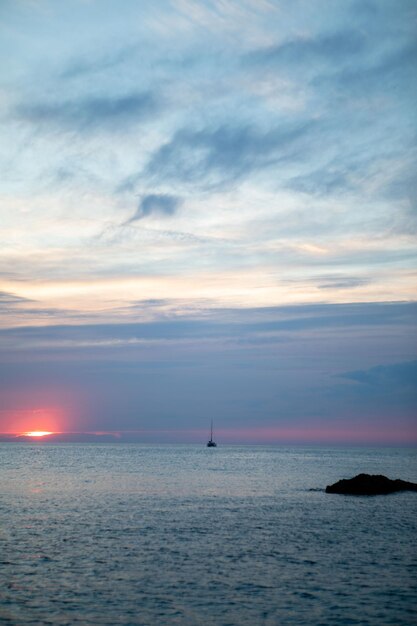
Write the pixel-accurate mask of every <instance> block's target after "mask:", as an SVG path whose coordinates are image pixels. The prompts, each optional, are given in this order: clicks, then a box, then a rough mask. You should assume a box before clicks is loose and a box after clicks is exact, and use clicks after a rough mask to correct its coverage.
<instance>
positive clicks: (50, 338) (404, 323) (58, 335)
mask: <svg viewBox="0 0 417 626" xmlns="http://www.w3.org/2000/svg"><path fill="white" fill-rule="evenodd" d="M144 302H145V306H146V304H149V301H148V300H145V301H144ZM156 302H157V303H159V302H160V301H158V300H157V301H156ZM163 303H164V304H165V305H166V306H168V303H169V300H165V301H163ZM138 305H139V303H136V307H138ZM175 306H176V303H175V301H174V307H173V309H172V310H171V317H170V318H166V316H165V314H164V312H163V311H162V312H161V314H160V317H159V318H158V317H157V318H156V319H155V320H154V321H150V322H147V321H145V322H128V323H107V324H104V323H101V324H97V323H91V322H89V323H86V324H83V323H78V324H73V323H71V324H65V325H64V324H59V325H58V324H55V325H50V326H21V327H19V328H4V329H0V338H3V340H4V341H5V342H7V344H9V343H10V342H13V344H14V345H15V346H21V347H25V348H27V349H29V348H30V347H35V348H36V349H37V348H40V347H51V348H56V347H58V348H59V347H65V348H68V349H71V348H79V347H80V348H83V347H86V348H89V347H91V346H92V345H96V346H98V347H99V346H103V347H111V346H112V345H113V346H114V347H116V348H117V347H120V346H123V345H135V344H138V343H141V342H146V341H151V342H153V341H158V342H162V343H164V342H171V341H174V340H175V341H183V340H193V341H197V340H206V339H210V340H221V341H225V340H227V341H233V342H238V343H240V342H241V341H242V340H245V341H246V340H247V339H248V338H250V337H252V338H253V339H254V340H255V341H258V340H262V339H263V337H267V338H268V340H269V341H271V340H272V335H276V336H277V337H278V336H285V335H286V334H288V333H290V334H297V333H301V334H302V333H304V332H310V331H312V330H313V331H318V332H320V331H324V332H326V331H332V332H333V331H334V330H338V331H339V332H342V331H346V330H347V329H351V330H353V329H357V332H359V333H361V332H362V329H370V328H377V327H387V326H395V327H407V328H409V327H410V328H411V327H413V326H414V325H415V314H416V309H417V304H416V303H368V304H366V303H364V304H338V305H334V304H322V305H300V306H283V307H266V308H248V309H226V310H224V309H215V310H208V311H204V310H202V309H200V310H199V311H198V310H195V309H194V310H191V311H190V312H189V314H187V312H185V314H182V315H180V314H178V315H175Z"/></svg>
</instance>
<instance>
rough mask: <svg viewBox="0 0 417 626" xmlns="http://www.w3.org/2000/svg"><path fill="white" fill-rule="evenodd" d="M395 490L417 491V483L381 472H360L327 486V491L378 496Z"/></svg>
mask: <svg viewBox="0 0 417 626" xmlns="http://www.w3.org/2000/svg"><path fill="white" fill-rule="evenodd" d="M395 491H417V483H409V482H407V481H406V480H399V479H397V480H391V479H390V478H387V477H386V476H381V475H380V474H374V475H372V474H358V475H357V476H355V477H354V478H349V479H348V480H339V481H338V482H337V483H334V485H328V486H327V487H326V493H343V494H346V495H354V496H376V495H379V494H386V493H394V492H395Z"/></svg>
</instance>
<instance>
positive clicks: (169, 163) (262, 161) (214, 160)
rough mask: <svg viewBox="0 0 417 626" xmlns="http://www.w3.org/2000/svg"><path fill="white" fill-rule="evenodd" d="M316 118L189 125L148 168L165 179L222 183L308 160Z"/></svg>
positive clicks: (149, 171)
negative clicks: (306, 141) (305, 145)
mask: <svg viewBox="0 0 417 626" xmlns="http://www.w3.org/2000/svg"><path fill="white" fill-rule="evenodd" d="M313 127H314V123H313V122H311V121H308V122H304V123H302V124H293V125H291V124H290V125H288V124H286V125H282V126H281V127H275V128H271V129H270V130H268V131H265V130H260V129H259V128H256V127H255V126H250V125H244V126H237V125H232V124H230V125H227V126H226V125H225V126H220V127H217V128H214V129H211V128H205V129H203V130H190V129H187V128H183V129H181V130H179V131H177V132H176V133H175V135H174V136H173V137H172V138H171V140H170V141H169V142H168V143H166V144H164V145H162V146H161V147H160V148H158V150H157V151H156V152H155V153H154V154H153V155H152V157H151V159H150V161H149V163H148V165H147V168H146V172H147V174H148V175H150V176H151V177H153V178H156V179H158V180H164V181H179V182H181V183H185V184H187V183H188V184H202V185H203V186H204V187H209V188H210V187H219V186H220V187H221V186H222V185H226V184H231V183H233V182H234V181H237V180H239V179H242V178H244V177H245V176H248V175H249V174H251V173H252V172H256V171H257V170H261V169H264V168H268V167H269V166H271V165H272V164H277V163H279V162H281V161H282V162H288V161H294V160H297V159H302V158H303V156H304V154H303V151H302V149H301V145H302V140H303V138H304V137H305V136H306V135H308V133H309V132H310V131H311V130H312V128H313Z"/></svg>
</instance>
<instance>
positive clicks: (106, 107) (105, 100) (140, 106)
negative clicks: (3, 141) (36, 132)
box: [16, 92, 160, 132]
mask: <svg viewBox="0 0 417 626" xmlns="http://www.w3.org/2000/svg"><path fill="white" fill-rule="evenodd" d="M159 108H160V102H159V100H158V99H157V98H156V96H155V94H153V93H151V92H143V93H130V94H127V95H121V96H88V97H82V98H79V99H74V100H65V101H57V102H42V103H36V102H31V103H28V102H26V103H24V104H23V103H22V104H19V105H18V106H17V107H16V115H17V117H18V118H20V119H21V120H25V121H27V122H30V123H32V124H38V125H44V126H52V127H57V128H59V129H61V130H73V131H78V132H89V131H90V132H92V131H97V130H119V129H124V128H126V127H129V126H131V125H132V124H135V123H138V122H142V121H143V120H145V119H149V118H150V117H153V116H155V114H156V112H157V111H158V110H159Z"/></svg>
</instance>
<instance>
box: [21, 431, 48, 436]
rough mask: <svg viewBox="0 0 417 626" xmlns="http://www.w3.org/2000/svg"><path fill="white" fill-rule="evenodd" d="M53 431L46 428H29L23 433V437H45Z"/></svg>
mask: <svg viewBox="0 0 417 626" xmlns="http://www.w3.org/2000/svg"><path fill="white" fill-rule="evenodd" d="M53 434H54V433H53V432H49V431H47V430H31V431H30V432H28V433H23V435H24V436H25V437H45V435H53Z"/></svg>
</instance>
